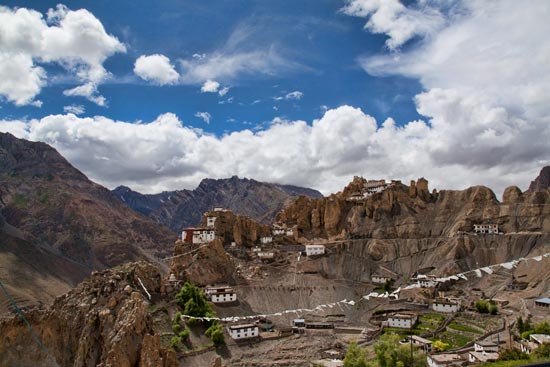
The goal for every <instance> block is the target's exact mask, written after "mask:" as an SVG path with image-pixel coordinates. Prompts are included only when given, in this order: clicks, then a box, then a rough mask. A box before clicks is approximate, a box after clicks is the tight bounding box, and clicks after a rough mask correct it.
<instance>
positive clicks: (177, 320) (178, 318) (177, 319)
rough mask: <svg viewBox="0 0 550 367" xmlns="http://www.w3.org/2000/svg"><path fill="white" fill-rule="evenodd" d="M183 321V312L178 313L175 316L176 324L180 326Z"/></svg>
mask: <svg viewBox="0 0 550 367" xmlns="http://www.w3.org/2000/svg"><path fill="white" fill-rule="evenodd" d="M180 321H181V312H179V311H178V312H176V316H174V323H176V324H179V323H180Z"/></svg>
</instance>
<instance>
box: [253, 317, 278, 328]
mask: <svg viewBox="0 0 550 367" xmlns="http://www.w3.org/2000/svg"><path fill="white" fill-rule="evenodd" d="M254 325H257V326H258V328H259V329H260V330H262V331H273V321H271V320H269V319H268V318H265V317H260V318H259V319H257V320H256V321H254Z"/></svg>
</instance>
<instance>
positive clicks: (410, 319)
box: [386, 313, 418, 329]
mask: <svg viewBox="0 0 550 367" xmlns="http://www.w3.org/2000/svg"><path fill="white" fill-rule="evenodd" d="M417 321H418V316H417V315H415V314H404V313H395V314H392V315H390V316H389V317H388V320H387V321H386V324H387V326H388V327H393V328H400V329H412V328H413V327H414V326H415V325H416V322H417Z"/></svg>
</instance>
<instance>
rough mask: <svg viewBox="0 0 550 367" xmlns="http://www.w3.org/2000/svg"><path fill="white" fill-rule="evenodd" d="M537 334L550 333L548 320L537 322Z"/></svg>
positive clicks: (535, 328)
mask: <svg viewBox="0 0 550 367" xmlns="http://www.w3.org/2000/svg"><path fill="white" fill-rule="evenodd" d="M534 330H535V334H550V325H549V324H548V322H547V321H543V322H541V323H540V324H536V325H535V327H534Z"/></svg>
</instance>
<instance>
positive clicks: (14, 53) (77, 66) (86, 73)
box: [0, 5, 126, 105]
mask: <svg viewBox="0 0 550 367" xmlns="http://www.w3.org/2000/svg"><path fill="white" fill-rule="evenodd" d="M0 34H1V35H2V37H1V38H0V78H2V81H3V82H2V83H1V86H0V96H3V97H4V98H6V99H7V100H8V101H10V102H13V103H14V104H16V105H26V104H35V105H36V103H35V101H34V98H35V97H36V96H37V95H38V94H39V93H40V90H41V88H42V87H43V86H45V85H46V82H47V75H46V72H45V71H44V69H43V68H42V67H40V66H38V65H37V64H41V63H42V64H46V63H52V62H53V63H57V64H59V65H61V66H62V67H63V68H65V69H66V70H67V71H69V72H70V73H71V74H72V75H73V76H75V77H76V78H77V79H78V80H79V81H80V82H82V83H84V84H83V86H82V87H83V88H81V89H77V88H78V87H77V88H74V89H72V90H71V91H70V92H69V93H68V95H81V96H85V97H87V98H89V99H90V100H92V101H94V102H96V103H97V102H98V101H102V100H103V101H104V98H102V97H100V96H98V95H97V85H99V84H100V83H101V82H103V81H105V79H107V78H108V77H109V73H108V72H107V71H106V70H105V68H104V67H103V62H104V61H105V60H106V59H107V58H108V57H109V56H111V55H113V54H115V53H117V52H125V51H126V48H125V46H124V45H123V44H122V43H120V42H119V41H118V39H117V38H116V37H114V36H112V35H109V34H107V33H106V32H105V29H104V28H103V25H102V24H101V22H100V21H99V20H98V19H97V18H96V17H95V16H94V15H93V14H91V13H90V12H88V11H87V10H85V9H80V10H76V11H72V10H69V9H67V8H66V7H65V6H64V5H58V6H57V8H55V9H50V10H48V12H47V18H46V19H44V17H43V15H42V14H41V13H39V12H37V11H35V10H32V9H26V8H19V9H10V8H7V7H3V6H0ZM10 73H14V74H10ZM15 76H17V82H15V81H14V78H15ZM85 92H90V93H88V94H86V93H85Z"/></svg>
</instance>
